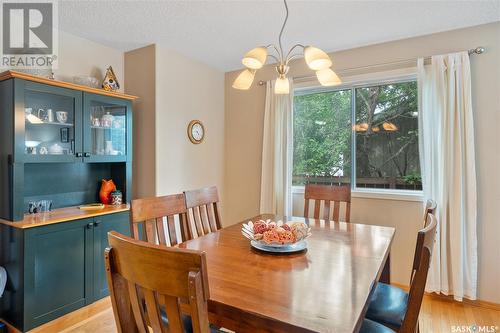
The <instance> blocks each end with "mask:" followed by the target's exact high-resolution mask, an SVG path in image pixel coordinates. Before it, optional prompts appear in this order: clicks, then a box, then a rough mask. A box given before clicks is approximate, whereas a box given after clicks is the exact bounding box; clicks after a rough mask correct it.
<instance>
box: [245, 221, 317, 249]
mask: <svg viewBox="0 0 500 333" xmlns="http://www.w3.org/2000/svg"><path fill="white" fill-rule="evenodd" d="M241 233H242V235H243V236H245V237H246V238H248V239H249V240H250V244H251V245H252V247H254V248H256V249H259V250H262V251H267V252H278V253H289V252H298V251H302V250H305V249H306V248H307V242H306V241H305V240H306V238H307V237H309V236H311V228H309V227H308V226H307V224H305V223H304V222H294V221H289V222H286V223H284V222H283V221H281V220H280V221H276V222H275V221H271V220H266V221H264V220H258V221H255V222H252V221H249V222H248V223H243V226H242V228H241Z"/></svg>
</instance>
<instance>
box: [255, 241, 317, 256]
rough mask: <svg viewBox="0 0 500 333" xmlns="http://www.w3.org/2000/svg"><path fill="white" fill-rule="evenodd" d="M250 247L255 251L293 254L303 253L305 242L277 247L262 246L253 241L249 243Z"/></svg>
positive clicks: (260, 243) (305, 246)
mask: <svg viewBox="0 0 500 333" xmlns="http://www.w3.org/2000/svg"><path fill="white" fill-rule="evenodd" d="M250 245H252V247H253V248H256V249H257V250H261V251H265V252H272V253H293V252H300V251H304V250H305V249H307V242H306V241H305V240H301V241H298V242H295V243H293V244H286V245H279V246H276V245H264V244H263V243H262V242H259V241H254V240H253V241H250Z"/></svg>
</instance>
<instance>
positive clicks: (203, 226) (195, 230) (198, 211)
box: [184, 186, 221, 238]
mask: <svg viewBox="0 0 500 333" xmlns="http://www.w3.org/2000/svg"><path fill="white" fill-rule="evenodd" d="M184 196H185V197H186V207H187V209H188V213H187V216H188V230H189V232H190V236H191V238H195V237H199V236H203V235H206V234H208V233H210V232H214V231H217V230H219V229H220V228H221V218H220V208H219V193H218V192H217V187H216V186H211V187H205V188H201V189H198V190H193V191H184Z"/></svg>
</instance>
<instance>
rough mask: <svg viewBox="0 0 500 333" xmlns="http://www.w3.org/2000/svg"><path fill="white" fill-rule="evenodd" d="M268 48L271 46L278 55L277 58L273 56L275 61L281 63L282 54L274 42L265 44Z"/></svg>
mask: <svg viewBox="0 0 500 333" xmlns="http://www.w3.org/2000/svg"><path fill="white" fill-rule="evenodd" d="M268 48H273V49H274V50H275V51H276V54H277V55H278V57H279V59H278V58H276V57H274V56H273V57H274V59H276V61H277V62H279V63H282V62H283V54H282V53H281V52H280V51H279V49H278V47H277V46H276V45H274V44H269V45H267V46H266V49H268ZM269 56H270V55H269Z"/></svg>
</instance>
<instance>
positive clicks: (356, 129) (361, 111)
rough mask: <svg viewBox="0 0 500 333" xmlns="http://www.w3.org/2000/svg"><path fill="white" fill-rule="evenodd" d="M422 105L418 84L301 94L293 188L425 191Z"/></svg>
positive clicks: (297, 98) (296, 116) (296, 114)
mask: <svg viewBox="0 0 500 333" xmlns="http://www.w3.org/2000/svg"><path fill="white" fill-rule="evenodd" d="M417 103H418V96H417V83H416V81H414V80H411V81H399V82H392V83H381V84H376V85H363V86H356V87H351V88H349V89H345V88H344V89H341V90H332V91H314V90H309V91H308V90H298V91H296V95H295V98H294V124H293V128H294V140H293V141H294V148H293V180H292V185H294V186H300V185H304V184H306V183H315V184H344V185H349V184H353V188H358V189H359V188H376V189H389V190H421V189H422V183H421V178H420V164H419V155H418V104H417Z"/></svg>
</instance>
